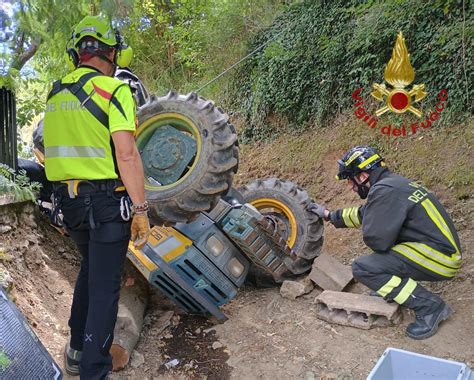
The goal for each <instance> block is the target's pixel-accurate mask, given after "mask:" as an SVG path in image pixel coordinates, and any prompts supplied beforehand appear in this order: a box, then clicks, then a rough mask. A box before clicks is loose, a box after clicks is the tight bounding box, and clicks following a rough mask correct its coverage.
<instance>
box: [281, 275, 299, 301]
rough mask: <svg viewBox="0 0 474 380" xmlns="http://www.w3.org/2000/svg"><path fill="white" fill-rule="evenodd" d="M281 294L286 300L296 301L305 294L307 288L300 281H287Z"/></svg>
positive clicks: (282, 287)
mask: <svg viewBox="0 0 474 380" xmlns="http://www.w3.org/2000/svg"><path fill="white" fill-rule="evenodd" d="M280 294H281V296H282V297H284V298H288V299H290V300H294V299H296V297H299V296H302V295H303V294H305V286H304V285H303V284H302V283H300V282H298V281H289V280H285V281H283V284H282V285H281V288H280Z"/></svg>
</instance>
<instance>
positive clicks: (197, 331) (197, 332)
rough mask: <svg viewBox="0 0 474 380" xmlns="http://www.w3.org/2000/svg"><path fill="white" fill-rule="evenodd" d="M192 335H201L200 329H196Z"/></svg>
mask: <svg viewBox="0 0 474 380" xmlns="http://www.w3.org/2000/svg"><path fill="white" fill-rule="evenodd" d="M194 333H195V334H196V335H199V334H201V329H200V328H199V327H198V328H197V329H196V330H195V331H194Z"/></svg>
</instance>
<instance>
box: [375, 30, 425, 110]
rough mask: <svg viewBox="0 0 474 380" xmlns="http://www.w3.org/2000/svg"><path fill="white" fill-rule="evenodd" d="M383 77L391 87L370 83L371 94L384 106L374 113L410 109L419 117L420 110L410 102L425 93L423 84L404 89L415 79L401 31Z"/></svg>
mask: <svg viewBox="0 0 474 380" xmlns="http://www.w3.org/2000/svg"><path fill="white" fill-rule="evenodd" d="M384 78H385V81H386V82H387V83H389V84H390V85H392V87H393V88H387V87H386V86H385V84H384V83H382V84H378V83H374V84H373V85H372V88H373V89H374V91H373V92H372V93H371V95H372V96H373V97H374V98H375V99H377V100H378V101H380V102H383V101H385V106H384V107H382V108H380V109H378V110H377V111H375V115H377V116H380V115H383V114H384V113H385V112H387V111H392V112H395V113H398V114H401V113H404V112H406V111H410V112H411V113H413V114H415V115H416V116H418V117H421V115H422V112H421V111H420V110H419V109H417V108H415V107H414V106H413V105H412V104H413V103H417V102H419V101H420V100H422V99H423V98H424V97H425V96H426V95H427V93H426V92H425V91H424V89H425V85H424V84H415V85H414V86H413V87H412V88H411V90H406V89H405V87H407V86H408V85H410V84H411V83H412V82H413V80H414V79H415V70H414V69H413V66H412V65H411V64H410V54H408V49H407V46H406V44H405V38H403V33H402V32H399V33H398V36H397V41H396V42H395V46H394V48H393V51H392V58H391V59H390V61H389V62H388V64H387V66H386V67H385V72H384Z"/></svg>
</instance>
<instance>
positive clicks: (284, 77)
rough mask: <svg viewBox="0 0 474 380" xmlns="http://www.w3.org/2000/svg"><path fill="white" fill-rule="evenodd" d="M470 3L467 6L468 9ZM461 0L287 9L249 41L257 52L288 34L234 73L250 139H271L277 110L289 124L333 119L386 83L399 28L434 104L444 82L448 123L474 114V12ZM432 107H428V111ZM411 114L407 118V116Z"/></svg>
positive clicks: (409, 0)
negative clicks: (360, 91) (360, 92)
mask: <svg viewBox="0 0 474 380" xmlns="http://www.w3.org/2000/svg"><path fill="white" fill-rule="evenodd" d="M463 4H464V7H465V9H463ZM469 14H471V9H470V7H469V2H463V1H462V0H436V1H431V2H422V1H417V0H393V1H381V0H380V1H376V0H373V1H368V2H364V3H362V4H361V2H359V1H356V0H352V1H339V0H337V1H313V0H307V1H303V2H300V3H296V4H294V5H292V6H290V7H289V8H288V10H287V11H286V12H284V13H283V14H282V15H281V16H280V17H278V18H277V19H276V20H275V22H274V23H273V24H272V26H271V27H269V28H268V29H267V30H265V31H263V32H261V33H258V34H257V35H256V36H255V37H254V39H253V40H252V42H251V43H250V45H249V48H248V50H249V51H252V50H253V49H255V48H256V47H257V46H259V45H261V44H262V43H264V42H266V41H269V40H270V39H272V38H275V36H277V35H278V33H281V34H280V35H279V36H278V38H276V40H275V41H273V42H272V43H271V44H269V45H268V46H267V47H265V49H264V50H263V51H261V52H260V53H259V54H256V55H255V56H254V57H253V58H252V59H249V60H248V61H247V62H246V63H245V64H244V65H243V66H242V67H241V68H240V70H239V71H238V73H236V75H235V76H234V78H233V85H232V95H231V97H233V98H234V102H233V106H234V107H235V108H237V109H239V110H240V111H241V113H242V114H243V116H244V118H245V120H246V125H247V127H246V128H245V129H244V131H243V137H244V139H259V138H265V137H267V136H268V135H269V134H270V133H271V134H273V135H274V133H273V132H274V131H272V130H271V127H270V126H269V120H271V116H272V115H273V114H276V115H280V116H284V117H285V118H287V119H288V123H289V124H288V128H290V129H295V130H302V129H304V128H305V127H306V126H307V125H308V124H311V123H314V122H315V123H316V124H318V125H325V124H328V123H329V121H330V120H331V119H332V118H333V117H334V116H335V115H336V114H338V113H340V112H341V111H343V110H345V109H347V108H350V107H351V105H352V103H353V100H352V99H351V93H352V92H353V91H354V90H355V89H357V88H359V87H363V88H364V90H365V93H364V94H365V95H367V96H368V94H369V92H370V91H371V89H370V86H371V85H372V83H374V82H377V83H383V70H384V66H385V65H386V63H387V62H388V61H389V59H390V57H391V53H392V48H393V46H394V42H395V39H396V35H397V33H398V31H400V30H401V31H403V33H404V36H405V39H406V42H407V46H408V50H409V52H410V54H411V56H410V59H411V63H412V65H413V66H414V68H415V71H416V77H415V81H414V83H413V84H417V83H425V84H426V89H427V91H428V93H429V96H428V97H427V98H426V100H425V101H424V102H423V104H424V105H427V107H428V108H431V109H432V108H433V107H434V103H435V102H436V100H435V98H436V96H437V94H438V92H439V90H441V89H442V88H445V89H447V90H448V93H449V103H448V107H447V110H446V112H445V114H444V115H443V116H444V122H447V121H455V120H461V119H463V118H464V117H465V116H466V111H467V112H471V113H472V110H473V108H472V90H471V88H469V84H468V83H469V82H468V79H469V78H471V79H472V76H473V75H474V67H473V66H472V64H470V59H471V58H470V57H472V56H473V53H474V52H473V48H472V39H471V38H469V37H472V35H473V33H474V18H472V17H469ZM425 111H426V110H425ZM407 117H408V116H407Z"/></svg>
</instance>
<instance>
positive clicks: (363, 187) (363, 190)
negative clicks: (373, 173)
mask: <svg viewBox="0 0 474 380" xmlns="http://www.w3.org/2000/svg"><path fill="white" fill-rule="evenodd" d="M353 181H354V180H353ZM368 182H369V177H367V178H366V179H365V181H364V182H361V183H357V182H356V181H354V183H355V184H356V186H357V194H359V197H360V199H366V198H367V196H368V195H369V190H370V187H368V186H367V183H368Z"/></svg>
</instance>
